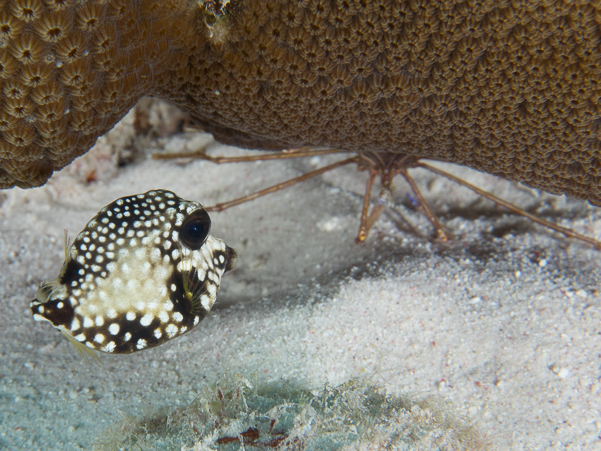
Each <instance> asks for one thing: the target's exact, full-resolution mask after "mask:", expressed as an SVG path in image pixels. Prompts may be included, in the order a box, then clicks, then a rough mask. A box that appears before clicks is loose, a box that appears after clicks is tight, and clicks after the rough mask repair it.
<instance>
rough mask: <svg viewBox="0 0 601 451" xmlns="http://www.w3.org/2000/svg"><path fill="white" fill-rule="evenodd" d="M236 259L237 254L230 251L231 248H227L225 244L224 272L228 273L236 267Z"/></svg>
mask: <svg viewBox="0 0 601 451" xmlns="http://www.w3.org/2000/svg"><path fill="white" fill-rule="evenodd" d="M237 258H238V253H237V252H236V250H235V249H232V248H231V247H229V246H228V245H227V244H226V245H225V259H226V263H225V271H224V272H228V271H231V270H232V269H234V267H235V266H236V259H237Z"/></svg>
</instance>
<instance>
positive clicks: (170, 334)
mask: <svg viewBox="0 0 601 451" xmlns="http://www.w3.org/2000/svg"><path fill="white" fill-rule="evenodd" d="M210 228H211V219H210V218H209V215H208V213H207V212H206V211H205V209H204V208H203V206H202V205H201V204H199V203H198V202H194V201H188V200H184V199H181V198H180V197H178V196H177V195H175V194H174V193H172V192H170V191H165V190H152V191H148V192H146V193H144V194H137V195H132V196H126V197H122V198H120V199H117V200H115V201H114V202H112V203H110V204H108V205H107V206H105V207H104V208H102V209H101V210H100V211H99V212H98V214H97V215H96V216H95V217H94V218H92V219H91V220H90V222H88V224H87V225H86V227H85V228H84V229H83V230H82V231H81V232H80V233H79V235H78V236H77V238H76V239H75V241H74V242H73V244H72V245H71V246H68V243H65V262H64V263H63V266H62V269H61V271H60V274H59V276H58V277H57V278H56V279H54V280H51V281H47V282H43V283H42V284H40V287H39V288H38V291H37V293H36V297H35V299H34V300H33V301H31V303H30V306H31V311H32V313H33V318H34V319H35V320H36V321H44V320H45V321H49V322H50V323H51V324H52V325H53V326H54V327H55V328H57V329H58V330H60V331H61V333H62V334H63V335H65V337H67V338H68V339H69V341H70V342H71V343H73V344H74V345H75V348H76V349H77V350H78V352H79V353H80V354H82V355H83V356H84V357H85V358H86V359H89V357H92V358H95V359H98V357H97V355H96V354H95V353H94V351H101V352H107V353H112V354H127V353H131V352H136V351H140V350H143V349H148V348H152V347H155V346H159V345H162V344H163V343H165V342H167V341H169V340H171V339H172V338H175V337H177V336H179V335H182V334H184V333H186V332H189V331H190V330H191V329H192V328H194V326H196V325H197V324H198V323H199V322H200V321H201V320H202V319H203V318H204V317H205V316H206V315H207V314H208V312H209V311H210V310H211V307H212V306H213V304H214V303H215V299H216V297H217V290H218V289H219V285H220V283H221V276H222V275H223V274H224V273H225V272H227V271H230V270H231V269H232V268H233V266H234V262H235V260H236V251H234V250H233V249H232V248H230V247H229V246H227V245H226V244H225V242H224V241H222V240H220V239H218V238H215V237H213V236H212V235H210V234H209V232H210Z"/></svg>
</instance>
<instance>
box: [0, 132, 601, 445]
mask: <svg viewBox="0 0 601 451" xmlns="http://www.w3.org/2000/svg"><path fill="white" fill-rule="evenodd" d="M123 127H124V128H123V129H122V130H121V133H126V132H128V130H129V129H127V126H126V125H125V126H123ZM129 131H131V130H129ZM203 140H206V136H204V135H198V134H187V135H183V136H175V137H173V138H170V139H161V140H159V141H158V142H157V143H154V144H155V145H166V146H167V147H168V148H171V149H173V150H177V149H179V148H182V147H187V148H195V147H198V145H200V144H201V143H202V141H203ZM109 144H110V140H109V143H108V144H107V142H106V140H105V141H103V142H101V143H100V145H99V148H98V149H97V150H96V154H95V156H90V157H86V158H88V159H87V160H85V159H83V160H81V159H80V160H78V162H77V163H76V165H75V166H74V167H71V168H68V169H66V170H64V171H63V172H62V173H60V174H58V175H56V176H55V177H54V178H53V179H52V180H51V181H50V183H48V184H47V185H46V186H45V187H42V188H39V189H34V190H28V191H22V190H12V191H6V192H4V193H0V201H1V202H2V205H1V207H0V264H1V268H2V269H1V271H0V297H1V299H2V306H3V317H4V321H3V325H2V327H1V328H0V403H1V406H0V449H9V450H12V449H28V450H35V449H60V450H71V449H90V447H91V446H92V444H93V443H95V439H96V438H97V437H98V436H99V435H101V434H102V433H103V432H104V431H105V430H106V428H107V427H108V426H110V425H113V424H115V423H116V422H118V421H120V420H121V419H122V418H124V416H127V415H134V416H141V415H144V414H150V413H152V412H154V411H156V410H157V409H159V408H161V407H169V406H171V407H175V406H178V405H179V406H181V405H184V404H185V403H187V402H189V401H190V400H192V399H193V398H194V396H195V394H196V393H197V392H198V391H199V389H200V388H201V387H202V386H203V384H205V383H207V382H209V381H213V380H215V379H216V378H219V377H220V375H222V374H224V372H226V371H228V370H238V371H241V372H243V373H246V374H250V373H257V374H262V377H263V378H264V380H265V382H266V383H268V382H269V381H270V380H287V381H293V382H295V383H299V384H303V385H305V386H308V387H320V386H322V385H323V384H324V383H326V382H329V383H332V384H339V383H342V382H345V381H347V380H349V379H351V378H361V379H365V380H369V381H370V382H372V383H374V384H379V385H384V386H385V387H386V388H387V389H389V390H390V391H391V392H393V393H400V392H405V393H409V394H411V395H415V396H421V397H423V396H429V395H433V396H436V397H441V399H443V400H448V401H449V402H450V406H451V408H452V409H455V410H456V412H457V415H458V416H467V417H468V418H469V419H470V421H473V422H474V423H475V425H476V428H477V429H479V430H480V431H481V432H482V434H483V435H484V436H485V438H486V441H487V442H488V443H490V444H491V447H492V448H497V449H525V450H546V449H558V450H559V449H578V450H580V449H582V450H599V449H601V438H600V431H601V413H600V410H599V409H600V406H601V379H600V376H601V374H600V373H599V367H600V364H601V356H600V352H601V305H600V299H601V293H600V292H599V291H598V290H599V280H600V275H601V266H600V264H599V258H600V256H601V254H600V253H599V252H597V251H595V250H593V249H592V248H591V247H590V246H588V245H586V244H582V243H579V242H577V241H572V240H566V239H564V238H561V237H559V236H558V235H557V234H554V233H550V232H547V231H546V230H545V229H542V228H540V227H530V226H529V225H528V223H527V221H524V220H523V219H519V218H516V217H514V216H505V215H504V214H503V213H501V212H499V210H497V209H496V208H495V207H493V206H491V205H489V203H487V202H481V201H478V200H477V198H476V197H475V196H472V195H471V194H469V192H467V191H464V190H462V189H457V188H455V187H454V185H453V184H452V183H451V182H445V181H443V180H440V179H435V178H433V177H430V176H424V174H423V173H421V172H420V171H416V172H415V174H416V177H418V179H419V183H420V186H422V187H424V193H425V195H426V196H427V197H428V198H429V199H431V200H432V205H433V208H434V209H435V211H436V212H438V213H439V214H441V215H442V216H443V220H444V222H445V224H446V225H447V226H448V228H449V229H450V230H451V231H452V232H453V233H454V234H455V235H456V240H455V241H454V242H453V243H451V244H449V245H443V244H432V243H430V242H428V240H426V239H424V238H420V237H419V236H416V235H415V234H412V233H409V232H406V231H399V230H398V228H397V227H396V225H395V223H394V222H393V221H392V220H391V219H390V217H384V218H383V219H382V220H381V221H380V222H379V223H378V225H377V227H376V229H375V230H374V231H373V232H372V234H371V236H370V238H369V239H368V241H367V243H365V244H363V245H361V246H357V245H355V244H354V242H353V239H354V236H355V234H356V231H357V227H358V216H359V212H360V208H361V202H362V199H361V192H362V190H363V184H364V181H365V177H366V176H365V174H360V173H359V174H358V173H357V172H356V170H355V168H354V167H348V168H346V169H342V170H338V171H337V172H335V173H330V174H327V175H325V176H323V177H317V178H316V179H314V180H311V181H309V182H307V183H305V184H303V185H300V186H297V187H294V188H291V189H289V190H287V191H284V192H281V193H278V194H275V195H271V196H269V197H265V198H262V199H259V200H257V201H254V202H252V203H250V204H246V205H243V206H240V207H237V208H235V209H232V210H229V211H227V212H224V213H220V214H212V219H213V229H212V233H213V234H214V235H215V236H218V237H220V238H224V239H225V240H226V241H227V242H228V244H230V245H231V246H233V247H234V248H236V249H237V250H238V252H239V256H240V259H239V265H238V267H237V269H236V270H235V271H234V272H232V273H231V274H227V275H226V276H225V277H224V279H223V283H222V289H221V292H220V295H219V299H218V300H219V302H218V306H217V308H216V309H215V312H214V314H212V315H211V316H210V317H209V318H208V319H206V320H205V321H204V322H203V323H201V325H200V326H199V327H197V328H196V329H195V330H194V331H193V332H192V333H190V334H188V335H186V336H184V337H182V338H180V339H177V340H174V341H172V342H170V343H168V344H166V345H164V346H162V347H159V348H156V349H153V350H148V351H144V352H140V353H137V354H133V355H128V356H107V357H105V358H104V359H103V360H104V365H103V366H102V367H101V368H97V367H90V366H87V365H85V364H84V363H83V362H81V359H80V358H78V357H77V355H76V354H75V353H74V351H73V350H72V348H71V347H70V344H69V343H68V342H67V341H66V340H65V339H64V338H63V337H62V336H61V335H60V334H59V333H58V332H56V331H55V330H54V329H52V328H51V326H50V325H49V324H41V323H36V322H34V321H33V320H32V319H31V315H30V313H29V307H28V303H29V300H30V299H32V298H33V296H34V295H35V291H36V288H37V285H38V284H39V282H40V281H42V280H46V279H51V278H54V277H56V275H57V273H58V271H59V269H60V265H61V263H62V260H63V238H62V231H63V229H67V230H69V231H70V233H71V235H72V236H74V235H75V234H76V233H78V232H79V231H80V230H81V229H82V228H83V226H84V225H85V223H86V222H87V221H88V220H89V219H90V218H91V217H92V216H93V215H94V214H95V213H96V212H97V211H98V210H99V209H100V208H101V207H102V206H103V205H105V204H107V203H109V202H111V201H112V200H114V199H116V198H117V197H121V196H124V195H127V194H132V193H139V192H144V191H147V190H149V189H151V188H165V189H170V190H173V191H175V192H176V193H177V194H178V195H180V196H182V197H184V198H188V199H194V200H199V201H200V202H202V203H204V204H206V205H208V204H212V203H214V202H217V201H224V200H228V199H231V198H232V197H235V196H237V195H241V194H244V193H245V192H252V191H254V190H256V189H259V188H263V187H265V186H268V185H269V184H271V183H274V182H276V181H279V180H283V179H287V178H290V177H293V176H297V175H299V174H301V173H302V172H304V171H306V170H309V169H311V168H312V167H313V165H316V164H317V165H321V164H324V163H325V162H326V161H330V160H331V159H332V158H329V159H327V160H326V159H321V160H313V161H312V162H307V161H304V162H301V161H287V162H275V163H262V164H258V163H250V164H235V165H227V166H226V165H222V166H216V165H213V164H211V163H209V162H201V161H193V162H191V163H189V164H185V165H181V164H177V163H175V162H161V161H152V160H148V159H146V160H145V159H142V160H140V161H137V162H135V163H133V164H131V165H128V166H126V167H124V168H120V169H114V168H112V166H111V164H110V162H109V160H108V159H107V158H108V157H107V155H109V154H110V152H109V150H108V148H107V147H106V146H108V145H109ZM150 144H153V143H150ZM102 146H105V147H104V148H101V147H102ZM226 151H231V152H234V153H235V152H237V151H236V150H235V149H232V148H224V147H223V146H216V147H215V148H214V150H212V151H211V152H213V153H223V152H226ZM97 164H102V167H101V169H99V171H98V174H97V176H98V177H99V178H100V180H101V181H100V182H94V183H91V184H89V185H86V184H85V183H84V178H85V177H86V175H88V173H89V168H90V167H94V166H95V165H97ZM460 172H462V173H464V175H466V176H467V177H468V178H469V179H470V180H472V181H474V183H477V184H479V185H480V186H483V187H486V188H487V189H491V190H495V192H496V193H497V194H500V195H505V196H507V197H509V198H510V199H511V200H512V201H516V202H519V203H520V204H521V205H527V206H532V205H537V204H541V205H545V206H546V207H545V208H543V209H542V211H543V213H549V212H555V213H554V214H556V215H557V217H556V219H558V220H560V221H561V222H562V223H563V224H564V225H571V226H572V227H575V228H576V229H578V230H579V231H584V232H586V233H588V234H589V235H594V234H595V232H597V234H598V235H599V234H600V233H601V229H600V226H601V222H600V220H599V218H600V216H601V215H600V214H599V211H597V210H595V209H592V208H590V207H587V206H586V204H584V203H583V202H578V201H569V202H568V201H566V200H565V199H563V198H554V197H552V196H548V195H542V197H540V198H537V197H536V193H535V192H533V191H531V190H528V189H524V188H518V187H516V186H514V185H511V184H509V183H506V182H504V181H498V180H496V179H494V178H491V177H488V176H485V175H482V174H478V173H475V172H471V171H465V170H464V171H460ZM397 185H398V189H397V191H396V195H395V200H396V201H397V202H398V203H401V202H405V203H407V204H408V202H407V197H406V192H407V191H406V188H405V186H404V183H402V181H401V180H400V179H399V180H398V182H397ZM401 211H403V213H404V214H405V216H406V217H407V218H409V219H410V220H412V221H413V222H414V223H415V224H416V225H417V227H418V228H419V230H420V231H421V232H422V233H423V234H424V235H427V233H429V231H430V228H429V226H428V223H427V222H426V221H425V220H423V218H422V217H421V216H420V215H419V214H417V213H416V212H414V211H412V210H411V209H409V208H407V207H401ZM446 212H448V214H445V213H446ZM572 216H575V219H573V220H571V221H570V220H568V219H566V218H571V217H572Z"/></svg>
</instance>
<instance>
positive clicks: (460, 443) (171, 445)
mask: <svg viewBox="0 0 601 451" xmlns="http://www.w3.org/2000/svg"><path fill="white" fill-rule="evenodd" d="M448 410H449V411H447V409H445V408H444V405H443V404H442V403H441V402H437V401H434V402H433V401H432V400H426V401H424V400H422V401H415V400H411V399H409V398H408V397H405V396H392V395H389V394H387V393H386V391H385V390H383V389H381V388H377V387H373V386H369V385H365V384H362V383H359V382H356V381H350V382H347V383H345V384H342V385H340V386H338V387H330V386H326V387H324V388H323V389H319V390H308V389H304V388H300V387H294V386H291V385H286V384H279V385H274V384H261V383H258V382H257V383H251V382H250V381H249V380H248V379H246V378H245V377H243V376H240V375H233V376H227V377H224V378H223V379H222V380H220V381H219V382H217V383H215V384H212V385H209V386H206V387H205V388H204V389H203V390H202V391H201V393H200V394H199V396H198V397H197V398H196V400H195V401H193V402H192V403H191V404H190V405H188V406H186V407H183V408H178V409H174V410H171V411H169V412H164V411H163V412H157V413H156V414H155V415H153V416H150V417H145V418H137V419H133V418H132V419H129V420H126V421H123V422H122V423H120V424H119V425H118V426H114V427H113V428H112V430H111V431H110V433H108V434H105V435H103V438H102V439H101V440H99V441H98V442H97V446H96V449H99V450H124V451H125V450H140V449H142V450H144V451H149V450H180V449H181V450H187V451H205V450H207V451H208V450H228V451H229V450H232V451H234V450H239V449H245V450H249V451H250V450H274V449H277V450H289V449H294V450H375V449H388V450H414V449H419V450H442V449H444V450H473V449H484V448H486V446H485V445H483V444H482V441H481V439H480V438H479V437H478V435H477V433H476V432H475V431H474V430H473V428H472V427H471V426H470V425H469V424H468V423H467V422H466V421H463V420H458V419H457V418H455V417H454V416H453V415H451V414H450V409H448Z"/></svg>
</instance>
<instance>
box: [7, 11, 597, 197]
mask: <svg viewBox="0 0 601 451" xmlns="http://www.w3.org/2000/svg"><path fill="white" fill-rule="evenodd" d="M600 27H601V1H599V0H592V1H567V0H566V1H564V0H538V1H535V0H530V1H528V0H523V1H516V0H512V1H509V0H464V1H459V0H448V1H444V2H438V1H433V0H396V1H395V0H376V1H367V0H230V1H223V2H219V1H215V0H210V1H202V0H198V1H192V0H143V1H136V0H88V1H75V0H0V84H1V91H2V97H1V99H0V100H1V109H0V188H10V187H13V186H20V187H32V186H38V185H42V184H44V183H45V182H46V180H47V179H48V178H49V177H50V176H51V174H52V172H53V171H54V170H57V169H60V168H62V167H64V166H65V165H67V164H68V163H69V162H70V161H72V160H73V159H74V158H76V157H77V156H79V155H81V154H82V153H84V152H86V151H87V150H88V149H89V148H90V146H92V145H93V144H94V142H95V140H96V138H97V137H98V136H99V135H101V134H102V133H104V132H106V131H107V130H108V129H110V128H111V127H112V126H113V125H114V124H115V123H116V122H117V121H118V120H119V119H120V118H121V117H122V116H123V115H124V114H125V113H126V112H127V111H128V110H129V109H130V108H131V107H132V106H133V105H134V103H135V102H136V101H137V100H138V99H139V98H140V97H141V96H143V95H152V96H157V97H161V98H164V99H167V100H170V101H172V102H174V103H175V104H178V105H180V106H182V107H183V108H185V109H186V110H188V111H189V112H191V113H192V115H193V116H194V117H195V118H196V119H197V120H198V121H199V122H200V123H202V124H203V125H204V126H205V127H206V128H207V129H208V130H210V131H212V132H213V133H214V134H215V136H216V137H217V138H218V139H220V140H222V141H226V142H230V143H235V144H238V145H242V146H246V147H255V148H264V149H277V148H285V147H294V146H304V145H308V146H320V147H333V148H340V149H346V150H351V151H364V150H370V151H381V152H395V153H404V154H408V155H417V156H421V157H427V158H432V159H437V160H444V161H451V162H455V163H458V164H462V165H467V166H470V167H473V168H476V169H479V170H482V171H485V172H489V173H492V174H496V175H499V176H502V177H505V178H507V179H512V180H519V181H522V182H524V183H526V184H528V185H530V186H533V187H538V188H542V189H545V190H547V191H550V192H553V193H565V194H568V195H572V196H577V197H580V198H584V199H588V200H589V201H591V202H592V203H594V204H597V205H601V183H600V176H601V154H600V150H601V114H600V113H601V42H600V38H601V28H600Z"/></svg>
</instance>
